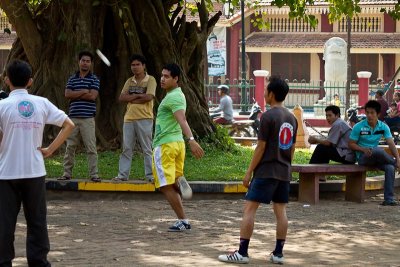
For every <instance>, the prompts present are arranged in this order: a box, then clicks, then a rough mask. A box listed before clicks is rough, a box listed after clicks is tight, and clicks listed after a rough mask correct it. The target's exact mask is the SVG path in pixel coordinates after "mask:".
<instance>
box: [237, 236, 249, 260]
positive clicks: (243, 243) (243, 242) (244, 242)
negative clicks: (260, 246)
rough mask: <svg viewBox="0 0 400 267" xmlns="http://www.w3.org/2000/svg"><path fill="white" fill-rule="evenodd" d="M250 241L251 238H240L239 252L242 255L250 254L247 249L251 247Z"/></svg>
mask: <svg viewBox="0 0 400 267" xmlns="http://www.w3.org/2000/svg"><path fill="white" fill-rule="evenodd" d="M249 243H250V239H244V238H240V244H239V254H240V255H242V256H243V257H248V256H249V254H248V252H247V250H248V249H249Z"/></svg>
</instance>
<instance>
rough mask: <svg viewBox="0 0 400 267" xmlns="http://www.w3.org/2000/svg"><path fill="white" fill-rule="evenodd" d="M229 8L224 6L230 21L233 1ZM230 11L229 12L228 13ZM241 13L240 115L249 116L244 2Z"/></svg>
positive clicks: (241, 2) (241, 4)
mask: <svg viewBox="0 0 400 267" xmlns="http://www.w3.org/2000/svg"><path fill="white" fill-rule="evenodd" d="M227 4H228V5H227V6H224V9H225V10H224V14H225V17H227V18H228V19H229V17H230V14H231V13H230V12H231V0H229V1H228V3H227ZM226 11H228V12H226ZM240 13H241V23H242V53H241V57H242V73H241V75H242V80H241V83H240V89H241V98H240V104H241V110H240V112H239V114H240V115H246V114H248V111H247V104H248V103H247V95H246V91H247V90H246V89H247V83H246V40H245V37H246V36H245V28H244V27H245V25H244V0H241V1H240Z"/></svg>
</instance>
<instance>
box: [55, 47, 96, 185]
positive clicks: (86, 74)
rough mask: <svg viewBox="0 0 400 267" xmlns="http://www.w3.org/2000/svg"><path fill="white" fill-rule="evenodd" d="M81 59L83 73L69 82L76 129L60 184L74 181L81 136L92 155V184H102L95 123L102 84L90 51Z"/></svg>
mask: <svg viewBox="0 0 400 267" xmlns="http://www.w3.org/2000/svg"><path fill="white" fill-rule="evenodd" d="M78 59H79V62H78V64H79V71H78V72H77V73H75V74H74V75H72V76H71V77H70V78H69V80H68V82H67V86H66V88H65V97H66V98H67V99H69V100H70V104H69V114H68V115H69V117H70V118H71V120H72V121H73V122H74V123H75V126H76V127H75V129H74V131H73V132H72V134H71V135H70V136H69V138H68V139H67V148H66V151H65V156H64V174H63V176H62V177H61V178H59V180H70V179H71V177H72V168H73V167H74V158H75V150H76V147H77V146H78V145H79V135H81V136H82V141H83V143H84V145H85V148H86V153H87V155H88V162H89V175H90V180H91V181H93V182H100V181H101V180H100V178H99V176H98V169H97V148H96V133H95V129H96V127H95V120H94V118H95V116H96V98H97V96H98V94H99V89H100V81H99V79H98V78H97V77H96V75H94V74H93V73H92V72H91V71H90V67H91V65H92V61H93V54H92V53H91V52H89V51H82V52H80V53H79V57H78Z"/></svg>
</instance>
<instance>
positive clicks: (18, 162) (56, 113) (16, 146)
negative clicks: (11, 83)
mask: <svg viewBox="0 0 400 267" xmlns="http://www.w3.org/2000/svg"><path fill="white" fill-rule="evenodd" d="M66 118H67V115H66V114H65V113H64V111H62V110H59V109H58V108H57V107H56V106H54V105H53V104H52V103H51V102H50V101H49V100H48V99H46V98H44V97H39V96H34V95H30V94H28V91H27V90H25V89H17V90H13V91H12V92H11V93H10V95H9V97H8V98H6V99H3V100H1V101H0V131H1V132H2V133H3V140H2V142H1V143H0V179H1V180H13V179H25V178H37V177H43V176H45V175H46V170H45V166H44V160H43V155H42V153H41V152H40V150H38V147H41V146H42V139H43V130H44V127H45V125H46V124H53V125H56V126H62V125H63V123H64V121H65V120H66Z"/></svg>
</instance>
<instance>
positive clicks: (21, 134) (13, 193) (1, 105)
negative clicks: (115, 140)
mask: <svg viewBox="0 0 400 267" xmlns="http://www.w3.org/2000/svg"><path fill="white" fill-rule="evenodd" d="M6 72H7V77H6V79H5V82H6V84H7V85H8V86H9V87H10V90H11V93H10V96H9V97H8V98H6V99H4V100H2V101H0V136H1V137H0V140H1V143H0V266H12V260H13V259H14V258H15V250H14V232H15V227H16V222H17V217H18V213H19V211H20V209H21V204H22V206H23V208H24V216H25V219H26V228H27V231H26V234H27V237H26V257H27V259H28V265H29V266H30V267H48V266H51V265H50V263H49V262H48V260H47V254H48V253H49V250H50V242H49V236H48V233H47V221H46V213H47V208H46V188H45V187H46V186H45V175H46V170H45V165H44V160H43V158H47V157H49V156H51V155H52V154H53V153H54V151H56V150H57V148H58V147H59V146H60V145H61V144H62V143H63V142H64V141H65V139H66V138H67V137H68V135H69V134H71V132H72V129H73V128H74V124H73V122H72V121H71V120H70V119H69V118H68V117H67V115H66V114H65V113H64V112H63V111H61V110H59V109H58V108H57V107H56V106H54V105H53V104H52V103H51V102H50V101H49V100H47V99H46V98H43V97H39V96H34V95H30V94H28V91H27V89H26V88H28V87H29V86H30V85H31V84H32V78H31V75H32V69H31V67H30V66H29V65H28V63H26V62H24V61H21V60H13V61H11V62H10V63H9V64H8V65H7V68H6ZM46 124H52V125H56V126H59V127H62V129H61V131H60V132H59V134H58V135H57V137H56V138H55V139H54V140H53V142H52V143H51V144H50V145H49V146H48V147H44V148H42V138H43V130H44V127H45V125H46Z"/></svg>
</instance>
